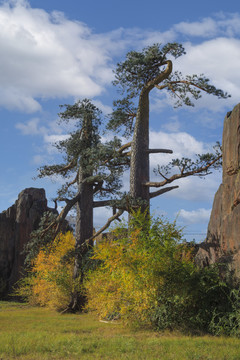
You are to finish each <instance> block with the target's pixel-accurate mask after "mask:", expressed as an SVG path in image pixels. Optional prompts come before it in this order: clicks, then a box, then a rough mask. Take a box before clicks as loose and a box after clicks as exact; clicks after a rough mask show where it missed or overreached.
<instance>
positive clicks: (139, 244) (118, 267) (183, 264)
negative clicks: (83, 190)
mask: <svg viewBox="0 0 240 360" xmlns="http://www.w3.org/2000/svg"><path fill="white" fill-rule="evenodd" d="M129 229H130V230H129V232H128V235H127V236H126V227H125V226H124V225H123V226H122V227H117V228H115V229H114V230H113V232H114V238H115V239H116V240H114V241H112V242H107V243H101V244H98V245H97V246H96V247H95V248H94V252H93V260H95V261H98V262H99V265H98V267H97V268H96V270H93V271H91V272H89V274H88V277H87V281H86V283H85V286H86V289H87V297H88V308H89V309H90V310H93V311H96V312H97V314H98V316H99V317H100V318H105V319H114V318H119V317H121V319H122V320H123V321H125V322H127V323H130V324H135V325H136V324H137V325H140V326H142V325H148V326H151V327H153V328H155V329H159V330H162V329H170V330H172V329H180V330H184V331H191V332H197V331H204V332H210V333H212V334H216V335H218V334H234V335H237V334H238V329H239V325H240V298H239V297H238V294H239V291H238V290H236V289H235V290H234V289H233V288H232V284H230V283H227V282H226V281H223V279H222V278H221V276H220V273H219V268H218V266H211V267H208V268H198V267H197V266H196V265H195V264H194V244H192V245H189V244H187V243H185V242H183V241H182V240H181V229H178V228H177V227H176V224H175V223H173V224H172V223H170V222H168V221H166V220H164V219H162V218H157V219H153V218H151V219H150V221H149V220H148V221H146V217H145V214H141V213H140V212H139V213H135V214H133V216H132V219H131V223H130V226H129Z"/></svg>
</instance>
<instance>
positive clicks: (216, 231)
mask: <svg viewBox="0 0 240 360" xmlns="http://www.w3.org/2000/svg"><path fill="white" fill-rule="evenodd" d="M222 147H223V175H222V184H221V185H220V187H219V189H218V191H217V193H216V195H215V198H214V202H213V208H212V213H211V217H210V221H209V225H208V234H207V239H206V240H205V242H204V243H202V244H200V246H199V251H198V253H197V255H196V262H197V263H198V264H200V265H206V264H208V263H209V264H212V263H215V262H222V261H223V262H227V263H228V264H229V268H230V270H232V271H234V272H235V274H236V275H237V277H240V104H238V105H237V106H235V107H234V109H233V111H232V112H230V113H228V114H227V116H226V117H225V120H224V129H223V139H222Z"/></svg>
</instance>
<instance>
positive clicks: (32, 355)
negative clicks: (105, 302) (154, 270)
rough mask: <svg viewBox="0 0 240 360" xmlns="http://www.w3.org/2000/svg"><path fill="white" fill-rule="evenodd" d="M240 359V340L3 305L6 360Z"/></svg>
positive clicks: (1, 359)
mask: <svg viewBox="0 0 240 360" xmlns="http://www.w3.org/2000/svg"><path fill="white" fill-rule="evenodd" d="M7 359H19V360H20V359H29V360H36V359H38V360H40V359H41V360H45V359H55V360H58V359H67V360H68V359H69V360H71V359H81V360H85V359H95V360H98V359H109V360H114V359H124V360H128V359H133V360H135V359H136V360H158V359H159V360H171V359H174V360H188V359H189V360H190V359H191V360H215V359H216V360H223V359H225V360H237V359H238V360H240V340H239V339H235V338H223V337H219V338H215V337H209V336H203V337H190V336H181V335H176V334H175V335H173V334H161V333H155V332H152V331H146V330H145V331H142V330H141V331H133V330H130V329H126V328H124V327H123V326H122V325H121V324H112V323H107V324H106V323H101V322H99V321H97V319H95V318H94V317H93V316H91V315H89V314H83V315H70V314H66V315H60V314H58V313H56V312H53V311H49V310H47V309H43V308H33V307H29V306H28V305H25V304H17V303H7V302H0V360H7Z"/></svg>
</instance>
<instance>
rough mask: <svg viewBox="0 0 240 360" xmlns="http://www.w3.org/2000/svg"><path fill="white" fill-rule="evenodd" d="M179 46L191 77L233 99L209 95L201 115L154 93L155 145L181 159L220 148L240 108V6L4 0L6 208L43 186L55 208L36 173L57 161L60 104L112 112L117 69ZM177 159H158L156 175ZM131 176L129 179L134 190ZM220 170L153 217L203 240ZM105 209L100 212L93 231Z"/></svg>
mask: <svg viewBox="0 0 240 360" xmlns="http://www.w3.org/2000/svg"><path fill="white" fill-rule="evenodd" d="M156 42H158V43H163V44H164V43H166V42H180V43H182V44H183V45H184V47H185V49H186V51H187V54H186V55H185V56H182V57H181V58H180V59H178V60H177V61H176V62H175V63H174V68H175V69H176V70H181V71H182V72H183V73H184V74H193V73H194V74H201V73H204V74H205V75H206V76H208V77H209V78H210V79H211V82H212V83H213V84H214V85H215V86H216V87H220V88H222V89H223V90H224V91H227V92H229V93H230V94H231V95H232V97H231V98H229V99H228V100H218V99H216V98H214V97H212V96H210V95H209V96H203V97H202V99H201V100H199V101H198V102H197V103H196V106H195V107H194V108H191V109H189V108H186V107H183V108H181V109H177V110H176V109H173V107H172V103H171V100H170V99H169V98H168V97H167V96H166V94H160V93H159V92H157V91H154V92H153V94H152V96H151V147H154V146H155V147H159V145H160V144H161V147H163V148H164V147H166V148H170V149H172V150H173V151H174V158H175V157H181V156H188V157H190V156H194V155H195V154H197V153H202V152H204V151H208V150H209V149H210V148H211V146H212V145H213V144H214V143H215V142H216V141H221V138H222V128H223V120H224V116H225V114H226V112H227V111H230V110H231V109H232V108H233V106H234V105H236V104H237V103H238V102H239V101H240V61H239V59H240V11H239V6H238V5H237V3H236V1H233V0H229V1H220V0H219V1H215V0H212V1H211V2H210V1H206V0H203V1H201V2H193V1H192V0H191V1H188V0H185V1H184V0H183V1H171V2H162V1H159V0H148V1H147V2H146V1H142V0H130V1H129V0H122V1H120V2H119V1H114V0H111V1H110V0H101V1H97V0H88V1H76V0H68V1H63V0H58V1H57V0H30V1H25V0H6V1H1V2H0V49H1V56H0V118H1V132H0V147H1V176H0V211H3V210H5V209H7V208H8V207H9V206H10V205H12V203H13V202H14V201H15V200H16V198H17V195H18V193H19V192H20V191H21V190H23V189H24V188H26V187H44V188H45V189H46V193H47V197H48V199H49V205H51V198H53V197H54V196H55V194H56V189H57V187H58V183H57V182H55V183H53V182H50V181H47V180H33V177H34V176H36V173H37V168H38V167H39V166H41V165H44V164H51V163H53V162H54V161H55V160H56V159H57V158H58V155H57V154H56V150H55V149H54V148H53V147H52V145H51V144H52V142H54V141H55V140H58V139H61V138H64V137H65V136H66V134H67V129H66V128H65V127H63V126H62V127H60V126H58V125H57V123H56V121H57V113H58V112H59V105H60V104H66V103H67V104H73V103H74V101H75V100H77V99H82V98H85V97H88V98H90V99H92V100H93V101H94V102H95V104H96V105H97V106H98V107H100V108H101V110H102V111H103V112H104V113H105V114H108V113H109V112H110V111H111V106H112V100H113V98H114V96H115V97H116V96H117V94H116V90H115V89H113V87H112V84H111V82H112V80H113V72H112V70H113V69H114V67H115V66H116V63H117V62H119V61H121V60H123V59H124V57H125V54H126V53H127V52H128V51H130V50H141V49H142V48H143V47H145V46H148V45H151V44H153V43H156ZM170 159H171V157H169V156H167V155H152V157H151V168H153V167H154V166H155V165H157V164H158V163H160V164H165V163H167V162H168V161H169V160H170ZM127 182H128V176H127V175H126V176H125V186H126V187H127ZM220 183H221V173H219V172H217V173H213V174H212V175H211V176H209V177H207V178H206V179H205V180H203V179H199V178H196V177H194V178H188V179H184V180H182V181H180V182H179V185H180V188H179V189H178V190H174V191H172V192H170V193H168V194H166V195H164V196H161V197H159V198H157V199H154V201H153V202H152V210H153V212H154V213H155V214H156V215H157V214H164V215H166V216H167V217H168V218H169V219H171V220H172V219H174V218H176V216H177V221H178V224H179V225H181V226H185V233H186V236H187V237H188V239H189V238H195V239H196V240H201V239H203V238H204V234H205V233H206V229H207V223H208V220H209V216H210V212H211V207H212V202H213V197H214V194H215V192H216V190H217V188H218V186H219V184H220ZM107 214H108V210H106V211H102V210H101V211H99V210H98V211H96V214H95V225H96V226H97V227H98V226H100V225H101V223H102V222H103V221H104V220H105V218H106V216H107Z"/></svg>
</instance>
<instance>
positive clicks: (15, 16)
mask: <svg viewBox="0 0 240 360" xmlns="http://www.w3.org/2000/svg"><path fill="white" fill-rule="evenodd" d="M14 3H15V5H14V6H10V5H9V4H8V3H5V4H4V5H2V6H1V7H0V30H1V31H0V46H1V58H0V69H1V71H0V84H1V87H0V94H2V95H3V96H0V98H1V100H0V105H2V106H3V105H4V106H6V107H8V108H14V107H15V108H17V109H19V110H25V111H37V110H39V109H40V104H39V103H38V101H37V100H36V99H37V98H38V97H40V98H46V97H67V96H77V97H81V96H86V97H92V96H95V95H99V94H100V93H101V92H102V91H103V90H104V86H105V84H106V83H109V82H110V81H111V79H112V71H111V66H109V61H110V57H109V56H108V49H106V48H104V47H103V46H101V45H102V41H100V40H101V39H100V40H99V41H97V39H96V38H95V37H94V36H93V34H91V31H90V30H89V29H88V27H87V26H86V25H84V24H83V23H80V22H76V21H75V22H74V21H69V20H67V19H66V18H65V17H64V15H63V14H62V13H58V12H53V13H51V14H48V13H47V12H45V11H44V10H40V9H32V8H31V7H30V6H28V3H27V2H23V1H15V2H14Z"/></svg>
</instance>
